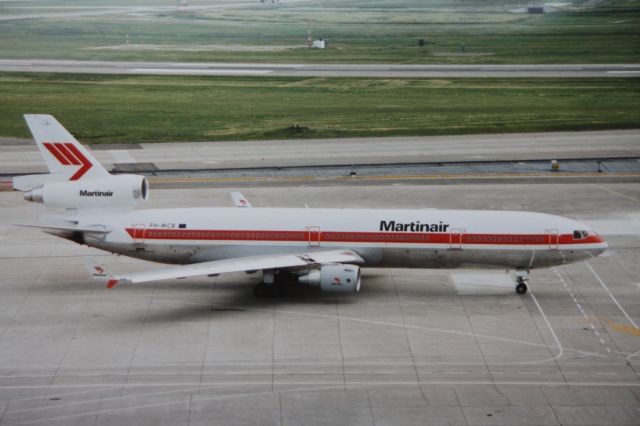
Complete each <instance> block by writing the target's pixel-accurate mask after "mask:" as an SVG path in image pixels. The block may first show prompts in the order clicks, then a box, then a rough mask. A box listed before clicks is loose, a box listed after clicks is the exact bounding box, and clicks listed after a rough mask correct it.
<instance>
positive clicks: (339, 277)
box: [298, 264, 360, 293]
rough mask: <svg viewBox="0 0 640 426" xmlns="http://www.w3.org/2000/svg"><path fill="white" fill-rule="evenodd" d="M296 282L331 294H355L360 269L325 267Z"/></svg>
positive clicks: (357, 289)
mask: <svg viewBox="0 0 640 426" xmlns="http://www.w3.org/2000/svg"><path fill="white" fill-rule="evenodd" d="M298 280H299V281H300V282H301V283H303V284H309V285H315V286H320V289H321V290H322V291H326V292H332V293H357V292H359V291H360V267H359V266H356V265H342V264H338V265H325V266H322V267H320V269H314V270H313V271H309V272H308V273H306V274H304V275H300V277H299V278H298Z"/></svg>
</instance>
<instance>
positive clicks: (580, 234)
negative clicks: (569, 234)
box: [573, 230, 589, 240]
mask: <svg viewBox="0 0 640 426" xmlns="http://www.w3.org/2000/svg"><path fill="white" fill-rule="evenodd" d="M588 236H589V231H584V230H577V231H573V239H574V240H584V239H585V238H587V237H588Z"/></svg>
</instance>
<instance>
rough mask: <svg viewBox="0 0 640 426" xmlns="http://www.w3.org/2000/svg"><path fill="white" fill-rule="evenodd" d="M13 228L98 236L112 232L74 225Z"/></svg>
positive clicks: (99, 228) (24, 225)
mask: <svg viewBox="0 0 640 426" xmlns="http://www.w3.org/2000/svg"><path fill="white" fill-rule="evenodd" d="M13 226H22V227H25V228H37V229H42V230H44V231H47V230H49V231H71V232H92V233H97V234H108V233H109V232H111V230H109V229H105V228H103V227H97V226H95V227H93V226H86V227H81V226H73V225H68V226H67V225H33V224H28V223H14V224H13Z"/></svg>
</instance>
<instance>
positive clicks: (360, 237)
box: [126, 228, 604, 246]
mask: <svg viewBox="0 0 640 426" xmlns="http://www.w3.org/2000/svg"><path fill="white" fill-rule="evenodd" d="M126 231H127V233H128V234H129V235H130V236H131V238H135V239H145V240H183V241H268V242H282V241H286V242H302V243H304V242H318V241H320V242H321V243H392V244H427V243H429V244H452V243H453V244H455V245H459V244H460V243H461V244H462V245H512V246H518V245H540V246H549V245H555V244H556V236H555V235H554V236H551V235H549V234H462V241H461V242H460V237H461V236H460V235H459V234H451V233H409V232H334V231H325V232H320V233H318V232H309V231H265V230H203V229H148V228H146V229H140V228H126ZM318 234H319V235H318ZM602 242H604V240H603V239H602V238H601V237H600V236H598V235H591V236H589V237H587V238H584V239H580V240H574V239H573V235H571V234H563V235H559V236H558V237H557V244H559V245H565V244H594V243H602Z"/></svg>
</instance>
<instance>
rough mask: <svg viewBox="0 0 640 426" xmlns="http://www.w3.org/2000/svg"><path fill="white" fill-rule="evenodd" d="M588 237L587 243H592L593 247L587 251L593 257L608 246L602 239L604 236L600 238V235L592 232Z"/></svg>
mask: <svg viewBox="0 0 640 426" xmlns="http://www.w3.org/2000/svg"><path fill="white" fill-rule="evenodd" d="M589 239H590V241H589V243H590V244H593V249H591V250H589V251H590V252H591V254H592V255H593V256H594V257H595V256H599V255H601V254H602V253H604V252H605V251H606V250H607V249H608V248H609V244H608V243H607V242H606V241H605V240H604V238H602V236H601V235H598V234H593V235H592V236H591V237H589Z"/></svg>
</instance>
